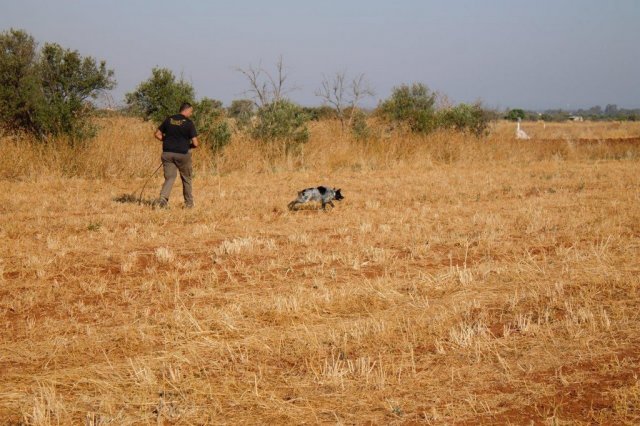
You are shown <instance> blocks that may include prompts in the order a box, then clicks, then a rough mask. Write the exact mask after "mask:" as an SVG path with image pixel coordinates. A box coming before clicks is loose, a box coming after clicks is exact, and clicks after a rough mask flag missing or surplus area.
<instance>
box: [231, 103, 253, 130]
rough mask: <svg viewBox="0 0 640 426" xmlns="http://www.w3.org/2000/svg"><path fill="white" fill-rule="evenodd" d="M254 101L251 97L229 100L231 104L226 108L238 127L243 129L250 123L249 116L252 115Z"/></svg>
mask: <svg viewBox="0 0 640 426" xmlns="http://www.w3.org/2000/svg"><path fill="white" fill-rule="evenodd" d="M254 107H255V103H254V102H253V101H252V100H251V99H236V100H233V101H231V105H230V106H229V108H228V109H227V111H228V113H229V117H231V118H233V119H235V120H236V125H237V126H238V128H239V129H245V128H247V127H248V126H249V125H250V124H251V118H252V117H253V116H254V114H255V111H254Z"/></svg>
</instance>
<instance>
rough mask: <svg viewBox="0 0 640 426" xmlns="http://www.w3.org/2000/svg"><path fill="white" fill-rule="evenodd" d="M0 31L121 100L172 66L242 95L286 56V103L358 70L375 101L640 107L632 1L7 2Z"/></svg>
mask: <svg viewBox="0 0 640 426" xmlns="http://www.w3.org/2000/svg"><path fill="white" fill-rule="evenodd" d="M4 3H5V4H4V5H3V7H2V14H1V15H0V30H6V29H9V28H11V27H13V28H22V29H25V30H27V31H28V32H30V33H31V34H32V35H33V36H34V37H35V38H36V39H37V40H38V41H40V42H44V41H56V42H58V43H60V44H62V45H63V46H65V47H71V48H74V49H78V50H79V51H80V52H81V53H82V54H85V55H91V56H95V57H97V58H100V59H105V60H106V61H107V63H108V65H109V66H110V67H111V68H113V69H114V70H115V72H116V79H117V80H118V87H117V88H116V90H114V92H113V95H114V97H115V98H116V99H117V100H122V98H123V94H124V93H126V92H128V91H131V90H133V89H134V88H135V87H136V85H137V84H138V83H139V82H140V81H142V80H144V79H146V78H148V77H149V75H150V74H151V68H152V67H154V66H161V67H167V68H170V69H172V70H173V71H174V72H175V73H176V74H178V75H179V74H182V75H183V76H184V77H185V79H187V80H189V81H191V82H192V84H193V85H194V87H195V89H196V92H197V94H198V96H199V97H202V96H208V97H213V98H216V99H221V100H223V101H224V102H225V103H228V102H229V101H231V100H232V99H236V98H240V97H243V92H244V91H245V90H246V89H247V84H246V81H245V80H244V79H243V77H242V76H241V75H240V74H239V73H238V72H237V71H235V69H236V68H237V67H246V66H247V65H249V64H258V63H259V62H260V61H261V60H262V63H263V65H265V66H267V65H268V66H271V65H272V64H273V63H274V62H275V61H276V60H277V58H278V56H279V55H283V57H284V62H285V64H286V65H287V67H288V71H289V75H290V80H291V82H292V83H294V84H295V85H296V86H297V87H298V90H296V91H295V92H293V93H292V94H291V97H292V98H293V99H294V100H295V101H298V102H300V103H302V104H305V105H313V104H318V103H319V102H320V100H319V99H318V98H317V97H316V96H315V95H314V92H315V91H316V89H317V88H318V87H319V85H320V81H321V78H322V74H323V73H325V74H331V73H334V72H336V71H338V70H346V71H347V73H351V74H356V73H365V74H366V76H367V79H368V80H369V82H370V83H371V86H372V87H373V88H374V89H375V91H376V94H377V96H376V99H374V100H372V101H370V102H369V104H370V105H371V104H375V103H376V102H377V100H378V99H381V98H384V97H386V96H388V95H389V93H390V91H391V88H392V87H393V86H395V85H399V84H401V83H410V82H415V81H419V82H423V83H425V84H427V85H428V86H429V87H430V88H432V89H434V90H438V91H441V92H443V93H445V94H447V95H448V96H449V98H451V99H452V100H453V101H456V102H472V101H475V100H477V99H481V100H483V101H484V102H485V103H487V104H488V105H490V106H493V107H501V108H506V107H525V108H536V109H540V108H550V107H561V108H577V107H589V106H592V105H596V104H599V105H603V106H604V105H605V104H607V103H616V104H618V106H620V107H640V0H610V1H602V0H556V1H551V0H536V1H534V0H528V1H520V0H509V1H507V0H484V1H472V0H452V1H428V0H425V1H418V0H396V1H393V2H392V1H381V0H352V1H349V0H315V1H304V0H269V1H258V0H244V1H235V2H231V1H203V0H190V1H184V2H180V1H164V0H161V1H150V0H130V1H126V2H125V1H99V0H85V1H71V0H55V1H52V0H49V1H43V0H40V1H38V0H20V1H12V2H8V1H7V2H4Z"/></svg>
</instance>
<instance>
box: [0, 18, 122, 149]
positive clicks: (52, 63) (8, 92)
mask: <svg viewBox="0 0 640 426" xmlns="http://www.w3.org/2000/svg"><path fill="white" fill-rule="evenodd" d="M115 84H116V82H115V80H114V78H113V71H112V70H109V69H107V67H106V63H105V62H104V61H101V62H99V63H98V62H96V60H95V59H94V58H91V57H83V56H81V55H80V53H78V51H76V50H70V49H65V48H63V47H62V46H60V45H59V44H56V43H45V44H44V46H43V47H42V49H41V50H40V51H38V49H37V45H36V42H35V40H34V38H33V37H32V36H30V35H29V34H27V33H26V32H25V31H22V30H13V29H12V30H9V31H5V32H2V33H0V125H1V126H2V127H3V128H5V129H6V130H8V131H11V132H15V131H26V132H28V133H32V134H34V135H37V136H38V137H40V138H42V139H46V138H47V137H48V136H55V135H67V136H70V137H71V140H81V139H86V138H87V137H90V136H92V135H93V134H94V130H95V129H94V128H93V126H92V125H91V122H90V120H89V118H90V116H91V114H92V113H93V110H94V107H93V105H92V104H91V102H90V100H91V99H96V97H97V96H98V94H100V92H101V91H103V90H109V89H112V88H113V87H115Z"/></svg>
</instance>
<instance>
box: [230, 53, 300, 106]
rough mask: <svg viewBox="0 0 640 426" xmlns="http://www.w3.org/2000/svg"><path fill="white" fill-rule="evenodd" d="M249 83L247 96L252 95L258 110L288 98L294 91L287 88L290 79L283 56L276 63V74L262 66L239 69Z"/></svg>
mask: <svg viewBox="0 0 640 426" xmlns="http://www.w3.org/2000/svg"><path fill="white" fill-rule="evenodd" d="M237 71H238V72H240V73H241V74H242V75H244V76H245V77H246V79H247V81H248V82H249V89H248V90H247V92H246V93H247V94H250V95H251V97H252V99H253V101H254V102H255V104H256V106H257V107H258V108H262V107H265V106H267V105H269V104H273V103H277V102H279V101H281V100H283V99H285V98H286V95H287V94H288V93H289V92H290V91H291V90H293V89H290V88H288V87H287V86H286V84H285V83H286V81H287V78H288V77H289V76H288V74H287V73H286V71H285V66H284V60H283V58H282V56H280V58H278V61H277V62H276V70H275V72H269V71H268V70H266V69H265V68H263V67H262V65H258V66H253V65H249V66H248V67H247V68H237Z"/></svg>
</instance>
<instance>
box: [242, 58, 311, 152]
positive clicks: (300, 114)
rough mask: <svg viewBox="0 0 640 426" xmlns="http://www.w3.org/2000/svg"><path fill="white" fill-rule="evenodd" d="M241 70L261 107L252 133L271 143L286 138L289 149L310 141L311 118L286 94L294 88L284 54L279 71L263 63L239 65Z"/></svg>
mask: <svg viewBox="0 0 640 426" xmlns="http://www.w3.org/2000/svg"><path fill="white" fill-rule="evenodd" d="M238 71H239V72H240V73H241V74H242V75H244V76H245V77H246V78H247V81H248V82H249V90H247V93H248V94H250V95H251V97H252V98H253V101H254V103H255V104H256V105H257V107H258V111H257V114H256V118H257V120H256V122H255V123H254V125H253V128H252V129H251V134H252V136H253V137H254V138H255V139H258V140H262V141H267V142H270V141H275V140H278V141H282V142H284V146H285V148H286V149H287V150H289V149H290V148H292V147H295V146H297V145H299V144H301V143H303V142H306V141H307V140H308V138H309V132H308V130H307V124H306V123H307V121H308V120H309V117H308V116H307V114H305V113H304V111H303V110H302V108H300V106H298V105H296V104H295V103H293V102H291V101H290V100H289V99H287V97H286V95H287V93H289V92H290V91H291V90H292V89H290V88H289V87H288V86H287V85H286V81H287V79H288V75H287V73H286V72H285V67H284V61H283V59H282V57H280V58H279V59H278V61H277V62H276V70H275V72H269V71H267V70H265V69H264V68H262V67H261V66H257V67H254V66H249V67H248V68H246V69H242V68H238Z"/></svg>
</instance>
